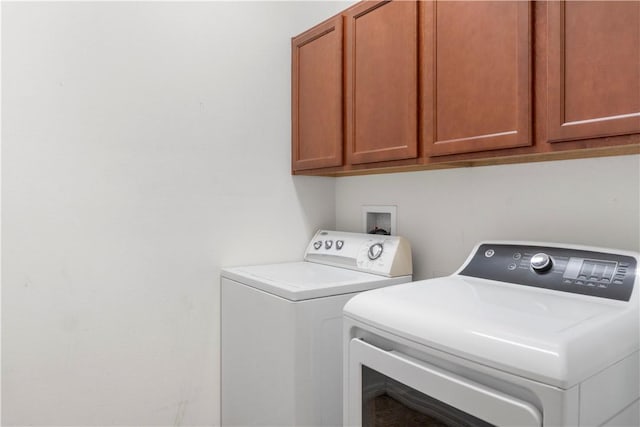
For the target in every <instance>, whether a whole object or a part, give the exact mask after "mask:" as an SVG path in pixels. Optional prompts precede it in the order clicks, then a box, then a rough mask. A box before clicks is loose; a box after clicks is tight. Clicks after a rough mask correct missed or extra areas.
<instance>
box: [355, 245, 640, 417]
mask: <svg viewBox="0 0 640 427" xmlns="http://www.w3.org/2000/svg"><path fill="white" fill-rule="evenodd" d="M638 257H639V255H638V253H635V252H626V251H617V250H610V249H601V248H592V247H581V246H570V245H557V244H540V243H522V242H488V243H482V244H479V245H478V246H476V247H475V248H474V250H473V251H472V253H471V255H470V256H469V258H468V259H467V261H466V262H465V263H464V265H463V266H462V267H461V268H460V270H459V271H458V272H457V273H455V274H453V275H451V276H448V277H444V278H437V279H430V280H424V281H418V282H413V283H410V284H405V285H399V286H394V287H393V288H387V289H379V290H373V291H370V292H367V293H364V294H361V295H358V296H356V297H354V298H353V299H351V300H350V301H349V302H348V303H347V304H346V306H345V308H344V316H345V317H344V352H345V354H344V363H345V367H346V368H345V376H344V391H345V392H344V398H345V411H344V424H345V425H348V426H361V425H363V426H373V425H438V426H454V425H455V426H487V425H501V426H578V425H579V426H602V425H606V426H638V425H639V424H640V422H639V421H640V420H639V418H640V416H639V411H640V407H639V396H640V372H639V364H640V360H639V357H638V354H639V353H638V352H639V335H640V329H639V323H640V314H639V308H638V307H639V301H640V292H639V290H638V286H639V283H638V278H637V265H638ZM431 423H435V424H431Z"/></svg>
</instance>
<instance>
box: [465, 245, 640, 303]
mask: <svg viewBox="0 0 640 427" xmlns="http://www.w3.org/2000/svg"><path fill="white" fill-rule="evenodd" d="M637 259H638V256H637V255H635V256H634V255H633V254H630V253H628V252H627V253H624V254H623V253H619V252H616V251H609V250H605V249H594V250H590V249H589V248H585V249H580V248H577V247H575V246H572V247H570V248H567V247H558V246H546V245H544V246H543V245H540V246H538V245H524V244H509V243H483V244H480V245H479V246H477V250H476V251H475V252H474V253H473V254H472V256H471V257H470V258H469V259H468V260H467V263H466V264H465V266H464V267H463V268H462V269H461V270H460V272H459V273H458V274H460V275H463V276H471V277H478V278H482V279H488V280H497V281H500V282H507V283H514V284H519V285H525V286H533V287H537V288H545V289H553V290H557V291H562V292H571V293H575V294H582V295H591V296H596V297H602V298H609V299H614V300H621V301H629V298H630V297H631V293H632V292H633V287H634V283H635V280H636V274H637Z"/></svg>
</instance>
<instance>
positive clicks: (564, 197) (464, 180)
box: [336, 156, 640, 279]
mask: <svg viewBox="0 0 640 427" xmlns="http://www.w3.org/2000/svg"><path fill="white" fill-rule="evenodd" d="M363 204H373V205H385V204H388V205H397V207H398V208H397V209H398V212H397V221H398V226H397V227H398V234H400V235H404V236H406V237H407V238H408V239H409V240H410V242H411V244H412V249H413V257H414V258H413V259H414V277H415V278H417V279H425V278H429V277H436V276H442V275H446V274H450V273H452V272H453V271H454V270H456V269H457V268H458V267H459V266H460V265H461V264H462V262H463V261H464V260H465V258H466V256H467V255H468V254H469V252H470V250H471V249H472V248H473V245H474V244H475V243H477V242H478V241H480V240H483V239H505V240H510V239H511V240H514V239H516V240H517V239H519V240H536V241H548V242H564V243H574V244H586V245H594V246H604V247H613V248H620V249H628V250H635V251H640V156H620V157H608V158H596V159H583V160H567V161H555V162H544V163H529V164H518V165H501V166H486V167H475V168H463V169H447V170H436V171H424V172H411V173H401V174H388V175H372V176H360V177H345V178H339V179H337V180H336V226H337V228H338V229H341V230H351V231H361V221H362V214H361V205H363Z"/></svg>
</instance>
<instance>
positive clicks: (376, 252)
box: [367, 243, 383, 261]
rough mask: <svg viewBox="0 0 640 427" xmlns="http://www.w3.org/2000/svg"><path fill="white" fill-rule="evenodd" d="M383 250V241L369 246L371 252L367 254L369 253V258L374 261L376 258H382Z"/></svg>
mask: <svg viewBox="0 0 640 427" xmlns="http://www.w3.org/2000/svg"><path fill="white" fill-rule="evenodd" d="M382 250H383V247H382V243H374V244H373V245H371V246H369V252H368V254H367V255H369V259H370V260H371V261H373V260H374V259H378V258H380V255H382Z"/></svg>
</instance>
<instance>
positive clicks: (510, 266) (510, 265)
mask: <svg viewBox="0 0 640 427" xmlns="http://www.w3.org/2000/svg"><path fill="white" fill-rule="evenodd" d="M507 268H508V269H509V270H511V271H513V270H515V269H516V268H518V266H517V265H516V264H515V263H511V264H509V266H508V267H507Z"/></svg>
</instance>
